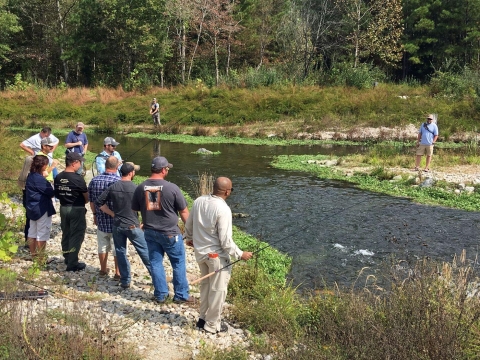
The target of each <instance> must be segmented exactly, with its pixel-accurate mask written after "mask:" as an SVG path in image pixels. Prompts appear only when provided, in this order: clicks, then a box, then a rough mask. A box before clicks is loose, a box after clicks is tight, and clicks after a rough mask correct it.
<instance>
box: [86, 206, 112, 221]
mask: <svg viewBox="0 0 480 360" xmlns="http://www.w3.org/2000/svg"><path fill="white" fill-rule="evenodd" d="M90 204H91V203H90ZM100 210H102V211H103V212H104V213H105V214H107V215H110V216H111V217H112V218H113V217H115V213H114V212H113V211H112V210H110V208H109V207H108V205H107V204H103V205H102V206H100Z"/></svg>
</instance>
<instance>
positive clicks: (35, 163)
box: [30, 155, 48, 174]
mask: <svg viewBox="0 0 480 360" xmlns="http://www.w3.org/2000/svg"><path fill="white" fill-rule="evenodd" d="M47 164H48V157H47V156H44V155H35V156H34V157H33V160H32V165H30V172H32V173H39V174H41V173H42V169H43V167H44V166H45V165H47Z"/></svg>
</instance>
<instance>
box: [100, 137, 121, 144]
mask: <svg viewBox="0 0 480 360" xmlns="http://www.w3.org/2000/svg"><path fill="white" fill-rule="evenodd" d="M118 144H120V143H119V142H116V141H115V139H114V138H112V137H106V138H105V139H104V140H103V145H114V146H117V145H118Z"/></svg>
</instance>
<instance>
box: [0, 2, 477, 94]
mask: <svg viewBox="0 0 480 360" xmlns="http://www.w3.org/2000/svg"><path fill="white" fill-rule="evenodd" d="M479 24H480V0H448V1H447V0H403V2H402V1H401V0H285V1H280V0H128V1H127V0H0V86H1V87H4V86H5V85H6V84H9V83H12V81H14V79H15V77H17V79H18V76H21V78H22V79H24V80H26V81H29V82H36V83H38V84H45V85H46V86H59V85H60V84H63V86H97V85H104V86H118V85H122V86H124V87H125V88H127V89H128V88H132V87H135V86H141V85H164V84H166V85H177V84H185V83H187V82H189V81H196V79H201V80H202V81H204V82H207V83H208V84H211V85H215V84H219V83H221V82H225V83H232V84H233V83H235V82H238V81H240V80H239V74H241V73H242V74H249V73H250V72H256V73H258V72H262V71H263V72H265V74H267V75H268V76H281V77H283V78H285V79H289V80H290V81H298V82H302V81H308V82H309V83H312V82H313V83H319V84H321V83H322V82H325V81H327V80H326V79H327V78H328V74H329V73H331V72H332V71H335V69H339V68H343V69H345V68H346V67H348V68H351V69H355V68H361V67H362V66H365V65H366V66H368V67H375V68H376V69H378V70H380V71H381V72H383V73H384V74H388V75H390V76H393V77H394V80H401V79H405V78H412V77H414V78H416V79H418V80H421V81H422V80H425V79H428V77H429V76H430V75H431V74H433V73H434V72H435V71H439V70H445V66H446V64H448V66H450V67H452V64H453V65H454V66H455V67H456V68H457V69H465V68H470V69H476V67H477V66H478V64H479V62H480V28H479V27H480V25H479ZM19 74H20V75H19ZM272 74H273V75H272ZM267 75H265V76H267ZM268 76H267V77H268ZM265 81H266V82H268V79H267V80H265Z"/></svg>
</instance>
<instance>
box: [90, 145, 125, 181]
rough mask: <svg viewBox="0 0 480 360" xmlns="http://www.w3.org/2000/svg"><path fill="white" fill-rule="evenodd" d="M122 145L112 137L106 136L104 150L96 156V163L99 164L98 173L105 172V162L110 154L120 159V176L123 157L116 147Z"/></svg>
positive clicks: (118, 172)
mask: <svg viewBox="0 0 480 360" xmlns="http://www.w3.org/2000/svg"><path fill="white" fill-rule="evenodd" d="M118 145H120V143H119V142H117V141H115V139H114V138H112V137H106V138H105V139H104V140H103V151H102V152H101V153H100V154H98V155H97V156H96V157H95V164H96V165H97V175H98V174H103V173H104V172H105V162H106V161H107V159H108V158H109V157H110V156H112V155H113V156H115V157H116V158H117V159H118V161H119V167H118V170H117V175H118V176H120V168H121V167H122V157H121V156H120V154H119V152H118V151H116V150H115V149H116V148H117V146H118Z"/></svg>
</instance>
